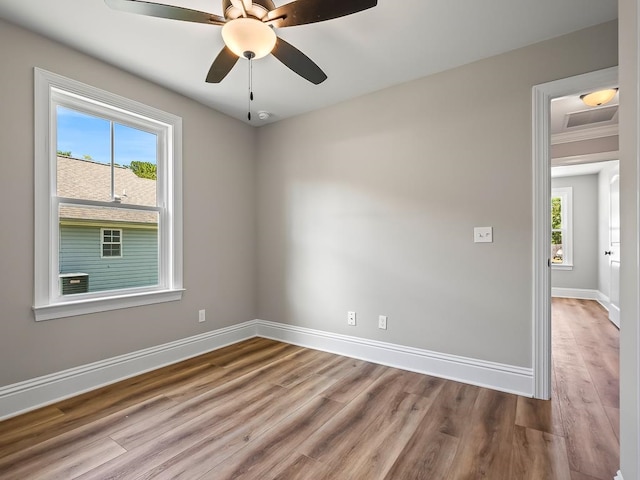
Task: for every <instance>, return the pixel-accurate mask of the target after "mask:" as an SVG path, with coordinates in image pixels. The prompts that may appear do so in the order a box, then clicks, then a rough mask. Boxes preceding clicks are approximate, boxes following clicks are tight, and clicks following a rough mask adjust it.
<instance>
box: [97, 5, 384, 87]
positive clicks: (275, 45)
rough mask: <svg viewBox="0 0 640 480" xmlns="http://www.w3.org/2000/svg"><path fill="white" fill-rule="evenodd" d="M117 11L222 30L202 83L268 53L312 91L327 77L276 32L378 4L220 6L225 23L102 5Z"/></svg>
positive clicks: (189, 13) (177, 12) (158, 8)
mask: <svg viewBox="0 0 640 480" xmlns="http://www.w3.org/2000/svg"><path fill="white" fill-rule="evenodd" d="M105 2H106V4H107V5H108V6H109V7H111V8H113V9H115V10H121V11H124V12H129V13H137V14H140V15H148V16H151V17H160V18H169V19H173V20H182V21H186V22H196V23H207V24H210V25H220V26H222V38H223V40H224V43H225V46H224V47H223V48H222V51H221V52H220V53H219V54H218V56H217V57H216V59H215V60H214V61H213V64H212V65H211V68H210V69H209V73H208V74H207V78H206V81H207V82H208V83H219V82H221V81H222V80H223V79H224V77H226V76H227V74H228V73H229V72H230V71H231V69H232V68H233V66H234V65H235V64H236V62H237V61H238V58H239V57H244V58H247V59H248V60H252V59H257V58H262V57H264V56H266V55H268V54H269V53H272V54H273V56H275V57H276V58H277V59H278V60H280V61H281V62H282V63H284V64H285V65H286V66H287V67H289V68H290V69H291V70H293V71H294V72H295V73H297V74H298V75H300V76H301V77H303V78H305V79H307V80H308V81H310V82H311V83H314V84H316V85H318V84H320V83H322V82H324V81H325V80H326V79H327V75H326V74H325V73H324V72H323V71H322V69H321V68H320V67H318V65H316V64H315V63H314V62H313V61H312V60H311V59H310V58H309V57H307V56H306V55H305V54H304V53H302V52H301V51H300V50H298V49H297V48H296V47H294V46H293V45H291V44H289V43H287V42H285V41H284V40H283V39H281V38H279V37H278V36H277V35H276V34H275V31H274V29H275V28H283V27H293V26H296V25H304V24H307V23H315V22H323V21H325V20H331V19H333V18H339V17H344V16H346V15H351V14H353V13H357V12H360V11H362V10H366V9H369V8H372V7H375V6H376V5H377V3H378V2H377V0H296V1H293V2H290V3H287V4H286V5H282V6H281V7H276V6H275V5H274V3H273V0H253V1H252V0H222V11H223V12H224V17H221V16H219V15H214V14H212V13H207V12H201V11H198V10H191V9H188V8H183V7H177V6H173V5H164V4H160V3H152V2H145V1H142V0H105Z"/></svg>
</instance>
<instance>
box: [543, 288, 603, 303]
mask: <svg viewBox="0 0 640 480" xmlns="http://www.w3.org/2000/svg"><path fill="white" fill-rule="evenodd" d="M600 295H602V294H601V293H600V292H599V291H598V290H592V289H588V288H564V287H552V288H551V296H552V297H558V298H578V299H581V300H596V301H599V298H600Z"/></svg>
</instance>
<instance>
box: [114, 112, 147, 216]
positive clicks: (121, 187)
mask: <svg viewBox="0 0 640 480" xmlns="http://www.w3.org/2000/svg"><path fill="white" fill-rule="evenodd" d="M114 145H115V159H114V162H115V164H116V168H115V169H114V176H115V177H114V194H115V196H116V200H117V201H120V202H122V203H126V204H129V205H150V206H155V205H156V203H157V202H156V177H157V167H156V165H157V160H156V157H157V136H156V135H155V134H153V133H149V132H145V131H143V130H139V129H137V128H132V127H129V126H126V125H120V124H118V123H116V124H115V125H114Z"/></svg>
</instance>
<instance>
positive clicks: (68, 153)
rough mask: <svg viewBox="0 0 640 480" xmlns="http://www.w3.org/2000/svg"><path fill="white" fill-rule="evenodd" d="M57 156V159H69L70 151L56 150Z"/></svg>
mask: <svg viewBox="0 0 640 480" xmlns="http://www.w3.org/2000/svg"><path fill="white" fill-rule="evenodd" d="M58 156H59V157H71V150H69V151H68V152H67V151H62V150H58Z"/></svg>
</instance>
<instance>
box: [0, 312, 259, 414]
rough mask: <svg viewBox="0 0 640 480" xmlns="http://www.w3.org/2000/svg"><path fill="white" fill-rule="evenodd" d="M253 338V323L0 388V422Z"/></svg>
mask: <svg viewBox="0 0 640 480" xmlns="http://www.w3.org/2000/svg"><path fill="white" fill-rule="evenodd" d="M252 337H255V322H253V321H251V322H246V323H242V324H239V325H234V326H231V327H227V328H222V329H219V330H216V331H213V332H207V333H203V334H200V335H196V336H193V337H189V338H185V339H181V340H177V341H175V342H170V343H166V344H164V345H158V346H156V347H152V348H147V349H144V350H139V351H137V352H133V353H129V354H126V355H120V356H117V357H113V358H109V359H107V360H102V361H99V362H94V363H90V364H88V365H82V366H80V367H75V368H70V369H69V370H64V371H62V372H57V373H52V374H50V375H45V376H42V377H37V378H34V379H31V380H26V381H24V382H20V383H14V384H12V385H7V386H5V387H0V420H3V419H5V418H9V417H13V416H15V415H19V414H21V413H24V412H27V411H29V410H34V409H36V408H39V407H43V406H45V405H49V404H51V403H54V402H57V401H60V400H64V399H65V398H69V397H73V396H75V395H79V394H81V393H84V392H88V391H90V390H94V389H96V388H99V387H103V386H105V385H109V384H111V383H115V382H118V381H120V380H124V379H126V378H130V377H134V376H136V375H140V374H142V373H145V372H149V371H151V370H155V369H157V368H161V367H164V366H166V365H170V364H172V363H176V362H179V361H182V360H186V359H187V358H191V357H195V356H197V355H201V354H203V353H207V352H210V351H212V350H215V349H217V348H221V347H224V346H226V345H230V344H233V343H237V342H240V341H242V340H246V339H248V338H252Z"/></svg>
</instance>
